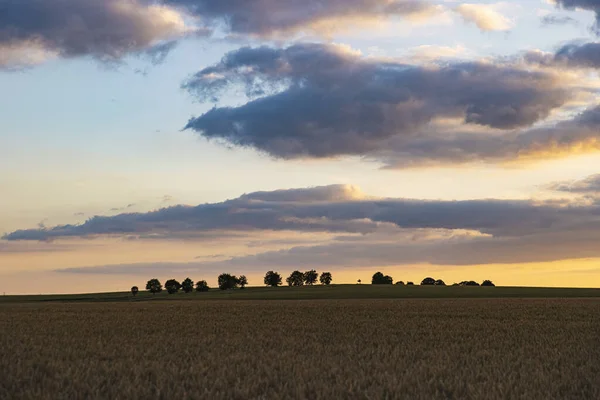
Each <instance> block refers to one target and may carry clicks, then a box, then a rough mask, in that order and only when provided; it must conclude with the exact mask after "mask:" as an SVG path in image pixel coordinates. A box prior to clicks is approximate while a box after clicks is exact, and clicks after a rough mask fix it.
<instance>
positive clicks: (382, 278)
mask: <svg viewBox="0 0 600 400" xmlns="http://www.w3.org/2000/svg"><path fill="white" fill-rule="evenodd" d="M358 283H361V282H360V280H359V281H358ZM393 283H394V279H393V278H392V277H391V276H389V275H384V274H382V273H381V272H376V273H375V274H374V275H373V278H372V279H371V284H373V285H392V284H393ZM396 285H406V286H413V285H414V282H410V281H409V282H406V283H404V282H403V281H397V282H396ZM421 286H446V282H444V281H443V280H441V279H434V278H432V277H427V278H425V279H423V280H422V281H421ZM451 286H496V285H494V282H492V281H490V280H488V279H486V280H485V281H483V282H482V283H481V285H480V284H479V283H477V282H475V281H462V282H460V283H453V284H452V285H451Z"/></svg>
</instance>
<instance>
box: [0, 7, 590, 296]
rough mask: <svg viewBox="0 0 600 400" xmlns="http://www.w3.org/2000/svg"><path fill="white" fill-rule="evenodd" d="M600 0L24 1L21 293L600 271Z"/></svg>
mask: <svg viewBox="0 0 600 400" xmlns="http://www.w3.org/2000/svg"><path fill="white" fill-rule="evenodd" d="M599 34H600V0H556V1H550V0H524V1H518V2H517V1H506V2H493V1H479V2H472V3H464V2H460V1H427V0H343V1H342V0H306V1H303V2H297V1H295V0H220V1H213V0H45V1H43V2H40V1H37V0H20V1H18V2H16V1H10V0H0V293H6V294H30V293H33V294H36V293H83V292H100V291H119V290H128V289H129V287H131V286H133V285H138V286H140V287H143V286H145V282H146V281H147V280H149V279H151V278H159V279H161V280H163V281H164V280H166V279H170V278H176V279H178V280H180V281H181V280H183V279H184V278H186V277H188V276H189V277H191V278H192V279H194V280H196V281H197V280H201V279H204V280H206V281H208V283H209V285H213V286H214V285H215V284H216V278H217V276H218V274H219V273H222V272H229V273H233V274H244V275H246V276H247V277H248V280H249V282H250V285H251V286H252V285H262V281H263V276H264V274H265V272H266V271H268V270H275V271H279V272H280V273H281V274H282V275H284V276H287V275H288V274H289V273H291V272H292V271H293V270H295V269H299V270H302V271H304V270H308V269H313V268H314V269H316V270H317V271H320V272H322V271H330V272H332V274H333V278H334V283H354V282H356V281H357V280H358V279H361V280H362V281H363V282H368V281H369V280H370V277H371V276H372V274H373V273H374V272H376V271H382V272H384V273H386V274H388V275H391V276H392V277H393V278H394V279H395V280H403V281H415V282H420V281H421V280H422V279H423V278H424V277H426V276H433V277H434V278H436V279H443V280H444V281H446V283H452V282H460V281H463V280H478V281H482V280H484V279H491V280H493V281H494V282H495V283H496V284H497V285H503V286H573V287H597V286H599V285H600V246H598V243H600V171H598V168H597V166H598V165H599V162H600V105H599V104H598V91H599V89H600V79H599V78H598V73H597V71H598V69H599V68H600V39H599V38H598V35H599Z"/></svg>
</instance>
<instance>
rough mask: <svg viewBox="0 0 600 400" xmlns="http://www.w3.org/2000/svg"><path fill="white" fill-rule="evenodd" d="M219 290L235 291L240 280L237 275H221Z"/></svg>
mask: <svg viewBox="0 0 600 400" xmlns="http://www.w3.org/2000/svg"><path fill="white" fill-rule="evenodd" d="M218 282H219V289H221V290H228V289H235V288H236V287H237V285H238V279H237V277H236V276H235V275H231V274H221V275H219V279H218Z"/></svg>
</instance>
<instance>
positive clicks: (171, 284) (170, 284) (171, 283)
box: [165, 279, 181, 294]
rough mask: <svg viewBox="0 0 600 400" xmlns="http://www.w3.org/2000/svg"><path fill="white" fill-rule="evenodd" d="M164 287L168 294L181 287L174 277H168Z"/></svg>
mask: <svg viewBox="0 0 600 400" xmlns="http://www.w3.org/2000/svg"><path fill="white" fill-rule="evenodd" d="M165 289H167V292H168V293H169V294H175V293H177V292H178V291H179V289H181V283H179V282H178V281H177V280H175V279H169V280H168V281H167V282H166V283H165Z"/></svg>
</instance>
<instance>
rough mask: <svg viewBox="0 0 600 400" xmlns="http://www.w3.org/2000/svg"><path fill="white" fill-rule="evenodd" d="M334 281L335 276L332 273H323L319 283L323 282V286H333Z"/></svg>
mask: <svg viewBox="0 0 600 400" xmlns="http://www.w3.org/2000/svg"><path fill="white" fill-rule="evenodd" d="M332 280H333V276H332V275H331V272H323V273H322V274H321V277H320V278H319V281H320V282H321V284H322V285H329V284H331V281H332Z"/></svg>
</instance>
